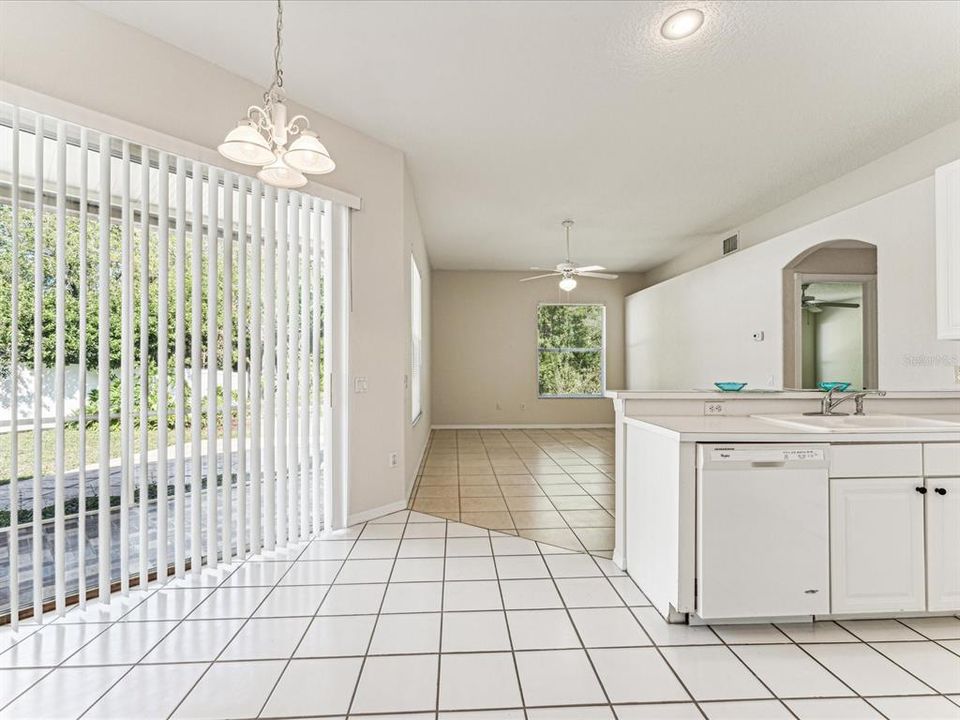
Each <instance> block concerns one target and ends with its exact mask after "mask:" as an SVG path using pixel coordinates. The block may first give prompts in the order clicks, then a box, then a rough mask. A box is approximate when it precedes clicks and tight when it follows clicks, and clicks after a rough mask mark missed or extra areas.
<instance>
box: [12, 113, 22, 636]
mask: <svg viewBox="0 0 960 720" xmlns="http://www.w3.org/2000/svg"><path fill="white" fill-rule="evenodd" d="M12 124H13V135H12V138H11V140H12V147H11V148H10V182H11V183H12V184H13V186H12V188H11V193H10V206H11V208H10V209H11V213H10V215H11V219H12V223H13V227H11V229H10V254H11V256H12V257H13V263H12V266H13V274H12V276H11V278H10V387H11V393H10V626H11V627H12V628H13V631H14V632H16V631H17V627H18V626H19V624H20V445H19V440H20V438H19V432H20V429H19V427H18V416H19V413H20V408H19V407H18V399H19V398H18V395H19V389H20V357H19V352H20V350H19V343H20V327H19V325H20V109H19V108H14V109H13V119H12Z"/></svg>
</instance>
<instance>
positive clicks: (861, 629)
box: [0, 511, 960, 720]
mask: <svg viewBox="0 0 960 720" xmlns="http://www.w3.org/2000/svg"><path fill="white" fill-rule="evenodd" d="M51 620H53V619H52V618H51ZM0 648H3V650H2V652H0V717H2V718H4V719H9V720H13V719H15V718H44V719H46V718H78V717H81V716H82V717H84V718H117V719H124V720H132V719H134V718H136V719H138V720H139V719H140V718H255V717H263V718H269V717H311V718H319V717H323V718H340V719H341V720H342V719H344V718H347V717H350V718H358V717H379V718H381V720H386V719H387V718H394V719H395V720H399V719H403V720H427V719H428V718H429V719H430V720H671V719H672V720H685V719H690V718H701V719H702V718H708V719H709V720H716V719H718V718H730V719H735V720H744V719H749V718H799V719H800V720H820V719H824V720H826V719H828V718H832V719H834V720H847V719H850V720H854V719H856V718H889V719H890V720H900V719H907V718H916V719H922V720H935V719H938V718H944V719H945V718H952V719H953V720H957V719H958V718H960V618H957V617H945V618H935V619H921V620H913V619H910V620H903V621H893V620H876V621H874V620H858V621H851V622H843V623H832V622H824V623H817V624H816V625H810V624H800V625H782V626H773V625H750V626H726V627H717V628H709V627H689V626H683V625H668V624H667V623H665V622H664V621H663V620H662V619H661V618H660V616H659V615H658V614H657V613H656V611H655V610H654V609H653V608H652V607H650V606H649V605H648V604H647V602H646V600H645V599H644V597H643V595H642V593H640V591H639V590H638V589H637V588H636V586H635V585H633V583H632V581H631V580H630V579H629V578H627V577H625V576H623V575H622V574H621V573H620V572H619V571H618V570H617V569H616V568H615V567H614V566H613V564H612V563H611V562H610V561H609V560H605V559H604V558H599V557H595V556H591V555H587V554H582V553H574V552H571V551H568V550H564V549H561V548H557V547H553V546H548V545H543V544H539V543H536V542H533V541H531V540H528V539H524V538H518V537H510V536H504V535H500V534H499V533H497V532H496V531H488V530H484V529H479V528H476V527H471V526H468V525H463V524H461V523H459V522H454V521H447V520H444V519H442V518H437V517H433V516H429V515H424V514H420V513H417V512H412V513H411V512H407V511H403V512H400V513H396V514H394V515H391V516H388V517H385V518H380V519H378V520H375V521H372V522H370V523H367V524H366V525H362V526H358V527H355V528H351V529H350V530H348V531H345V532H342V533H339V534H337V535H336V536H335V537H332V538H329V539H323V540H316V541H313V542H311V543H308V544H304V545H301V546H299V547H296V548H293V549H290V550H285V551H279V552H276V553H270V554H268V555H265V556H261V557H256V558H251V559H250V560H248V561H246V562H245V563H238V564H235V565H233V566H230V567H225V568H219V569H217V570H212V571H205V572H204V573H202V574H201V575H199V576H191V577H188V578H186V579H184V580H182V581H175V582H173V583H171V584H169V585H167V586H166V587H164V588H153V589H149V590H147V591H143V592H138V593H132V594H131V595H130V596H129V597H126V598H124V597H119V596H115V597H114V598H113V601H112V603H111V605H110V606H109V607H101V606H96V605H91V606H90V607H89V608H88V609H87V610H86V611H81V610H79V609H74V610H72V611H70V612H69V613H67V615H66V616H65V617H64V618H61V619H56V620H53V621H52V622H48V624H46V625H44V626H42V627H38V626H35V625H26V626H23V627H22V628H21V630H20V631H19V632H18V633H16V634H14V633H12V632H10V630H9V628H6V629H3V630H0Z"/></svg>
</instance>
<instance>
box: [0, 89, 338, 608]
mask: <svg viewBox="0 0 960 720" xmlns="http://www.w3.org/2000/svg"><path fill="white" fill-rule="evenodd" d="M329 211H330V208H329V203H326V202H324V201H321V200H320V199H318V198H315V197H311V196H308V195H306V194H303V193H299V192H291V191H287V190H279V191H277V190H275V189H274V188H272V187H269V186H263V185H261V183H260V182H259V181H257V180H254V179H251V178H247V177H245V176H241V175H238V174H236V173H232V172H229V171H224V170H222V169H218V168H216V167H212V166H209V165H206V164H204V163H200V162H197V161H191V160H188V159H186V158H182V157H176V156H173V155H172V154H170V153H167V152H163V151H158V150H155V149H153V148H149V147H145V146H141V145H138V144H134V143H132V142H129V141H127V140H124V139H121V138H117V137H111V136H109V135H106V134H102V133H98V132H95V131H93V130H89V129H87V128H81V127H77V126H75V125H72V124H70V123H66V122H64V121H61V120H57V119H55V118H51V117H44V116H43V115H40V114H38V113H35V112H31V111H29V110H26V109H24V108H19V107H15V106H12V105H7V104H0V266H2V267H0V270H2V271H0V616H2V615H9V618H10V621H11V623H13V624H14V625H15V624H16V622H17V620H18V618H20V617H21V616H24V615H27V614H33V615H34V616H36V617H40V616H41V615H42V613H43V611H44V610H46V609H50V608H51V607H52V608H54V609H55V610H56V611H57V613H58V614H62V613H63V612H64V610H65V607H66V605H67V602H68V600H70V599H72V598H76V599H77V600H78V602H79V603H81V604H83V603H85V601H86V600H87V599H88V597H94V596H98V597H99V600H100V601H102V602H109V599H110V593H111V591H116V590H120V591H122V592H126V591H127V590H128V589H129V588H130V587H131V585H138V584H139V585H143V584H145V583H146V582H147V581H149V580H152V579H154V578H156V579H158V580H160V581H161V582H162V581H165V580H166V579H167V578H169V577H180V576H183V575H184V573H185V572H187V570H188V569H189V570H193V571H198V570H199V569H200V568H201V567H203V566H205V565H216V564H217V563H218V562H221V561H223V562H228V561H230V560H232V559H234V558H243V557H245V556H246V555H247V554H248V553H256V552H259V551H261V550H262V549H268V550H269V549H273V548H276V547H278V546H282V545H285V544H287V543H291V542H295V541H299V540H301V539H305V538H307V537H308V536H309V535H310V534H311V533H314V532H316V531H318V530H320V529H321V525H322V521H323V516H322V510H323V508H322V498H323V490H322V477H323V467H324V466H323V457H322V440H321V439H322V431H321V427H322V423H323V417H322V408H323V392H324V388H323V382H322V379H323V377H324V372H323V351H324V347H323V308H324V303H323V271H322V270H323V262H324V246H325V240H326V237H325V236H324V233H325V228H327V229H328V228H329V223H323V222H321V216H322V215H323V214H324V213H329ZM3 511H5V512H3ZM4 575H5V576H6V577H3V576H4ZM4 588H6V595H5V596H4Z"/></svg>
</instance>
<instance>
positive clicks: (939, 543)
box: [926, 477, 960, 610]
mask: <svg viewBox="0 0 960 720" xmlns="http://www.w3.org/2000/svg"><path fill="white" fill-rule="evenodd" d="M926 509H927V517H926V528H927V609H928V610H960V477H954V478H927V498H926Z"/></svg>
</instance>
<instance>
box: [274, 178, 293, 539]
mask: <svg viewBox="0 0 960 720" xmlns="http://www.w3.org/2000/svg"><path fill="white" fill-rule="evenodd" d="M277 195H278V200H277V244H278V246H279V247H278V250H277V265H278V273H279V274H278V275H277V287H276V294H277V300H278V301H279V302H278V307H277V341H276V342H277V415H276V425H277V433H276V438H275V440H276V443H277V504H276V509H277V513H276V514H277V543H278V544H280V545H284V544H286V542H287V513H286V512H285V509H286V506H287V472H288V466H287V371H288V369H289V368H288V360H287V332H288V330H287V324H288V317H287V313H288V308H287V281H288V280H289V275H288V273H289V266H288V263H289V259H288V254H289V245H290V243H289V239H288V237H287V208H288V207H289V197H290V193H288V192H287V191H286V190H281V191H280V192H278V193H277ZM281 279H282V282H281Z"/></svg>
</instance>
